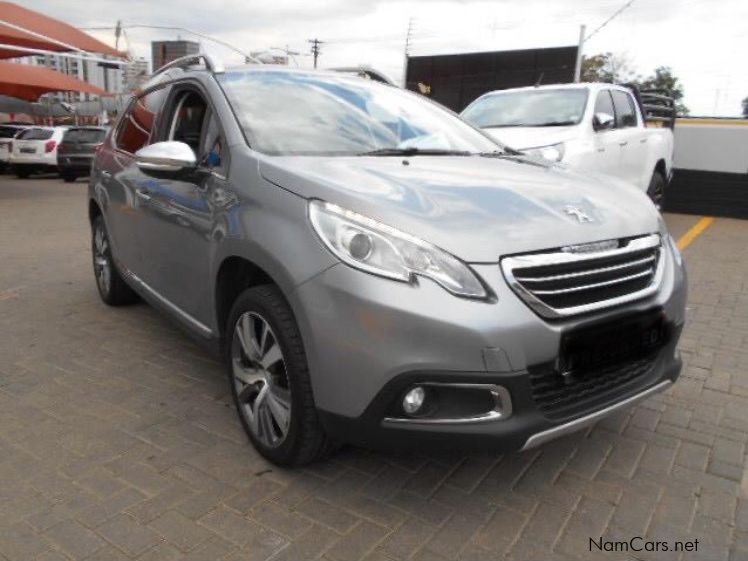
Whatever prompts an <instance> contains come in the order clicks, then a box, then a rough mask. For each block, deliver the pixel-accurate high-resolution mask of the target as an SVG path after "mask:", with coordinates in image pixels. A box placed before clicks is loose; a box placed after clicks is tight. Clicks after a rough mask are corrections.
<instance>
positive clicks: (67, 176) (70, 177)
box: [62, 173, 78, 183]
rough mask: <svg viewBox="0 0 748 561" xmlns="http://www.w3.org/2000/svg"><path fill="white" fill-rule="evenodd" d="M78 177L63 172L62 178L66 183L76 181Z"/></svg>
mask: <svg viewBox="0 0 748 561" xmlns="http://www.w3.org/2000/svg"><path fill="white" fill-rule="evenodd" d="M76 179H78V176H77V175H72V174H70V173H63V174H62V180H63V181H64V182H65V183H74V182H75V180H76Z"/></svg>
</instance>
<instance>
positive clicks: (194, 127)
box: [169, 92, 207, 154]
mask: <svg viewBox="0 0 748 561" xmlns="http://www.w3.org/2000/svg"><path fill="white" fill-rule="evenodd" d="M206 112H207V105H206V103H205V100H204V99H203V98H202V96H200V94H198V93H196V92H186V93H184V94H183V95H181V96H179V98H178V99H177V103H176V108H175V112H174V115H173V117H172V124H171V131H170V135H169V140H176V141H178V142H184V143H185V144H187V145H188V146H189V147H190V148H192V151H193V152H194V153H195V154H198V152H199V149H200V138H201V136H202V130H203V122H204V121H205V114H206Z"/></svg>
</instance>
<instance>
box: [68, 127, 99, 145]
mask: <svg viewBox="0 0 748 561" xmlns="http://www.w3.org/2000/svg"><path fill="white" fill-rule="evenodd" d="M105 136H106V131H105V130H104V129H69V130H68V131H67V132H65V136H64V137H63V142H83V143H90V144H96V143H98V142H101V141H102V140H104V137H105Z"/></svg>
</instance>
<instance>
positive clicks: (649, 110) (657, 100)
mask: <svg viewBox="0 0 748 561" xmlns="http://www.w3.org/2000/svg"><path fill="white" fill-rule="evenodd" d="M624 85H625V86H626V87H628V88H629V89H631V91H632V92H633V94H634V97H635V98H636V102H637V103H638V104H639V107H640V109H641V112H642V116H643V117H644V121H645V122H647V123H658V126H661V127H667V128H669V129H672V128H673V127H674V126H675V117H676V109H675V98H673V97H672V96H671V95H670V92H668V91H667V90H662V89H646V90H642V89H639V88H638V87H637V86H636V85H635V84H624Z"/></svg>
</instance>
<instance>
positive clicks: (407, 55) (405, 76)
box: [403, 18, 413, 88]
mask: <svg viewBox="0 0 748 561" xmlns="http://www.w3.org/2000/svg"><path fill="white" fill-rule="evenodd" d="M411 33H413V18H410V19H409V20H408V33H407V34H406V35H405V56H404V57H403V88H407V87H408V59H409V58H410V35H411Z"/></svg>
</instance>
